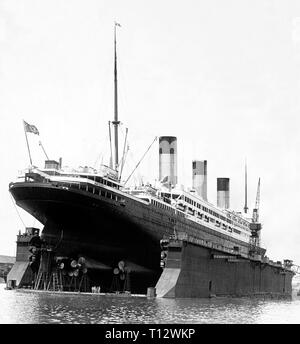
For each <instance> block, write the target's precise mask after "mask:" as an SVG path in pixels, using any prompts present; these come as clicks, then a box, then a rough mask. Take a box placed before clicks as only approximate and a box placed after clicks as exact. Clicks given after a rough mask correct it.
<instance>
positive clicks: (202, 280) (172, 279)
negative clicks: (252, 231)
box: [156, 242, 293, 298]
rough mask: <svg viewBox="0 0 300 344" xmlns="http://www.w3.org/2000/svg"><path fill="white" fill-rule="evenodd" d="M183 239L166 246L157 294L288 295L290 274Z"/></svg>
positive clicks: (281, 269)
mask: <svg viewBox="0 0 300 344" xmlns="http://www.w3.org/2000/svg"><path fill="white" fill-rule="evenodd" d="M224 256H225V257H226V255H225V254H224V253H222V252H217V251H215V250H212V249H209V248H207V247H202V246H198V245H195V244H191V243H187V242H182V246H181V247H175V248H169V252H168V257H167V261H166V267H165V269H164V271H163V273H162V275H161V277H160V280H159V281H158V283H157V285H156V290H157V296H158V297H183V298H187V297H211V296H212V295H216V296H254V295H266V296H289V295H291V292H292V286H291V280H292V277H293V273H292V272H291V271H287V270H284V269H283V268H279V267H274V266H271V265H269V264H266V263H262V262H260V261H253V260H249V259H245V258H244V259H243V258H235V257H233V256H228V258H222V257H224Z"/></svg>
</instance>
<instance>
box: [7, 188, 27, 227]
mask: <svg viewBox="0 0 300 344" xmlns="http://www.w3.org/2000/svg"><path fill="white" fill-rule="evenodd" d="M9 195H10V197H11V200H12V202H13V205H14V208H15V209H16V212H17V214H18V216H19V219H20V220H21V222H22V224H23V226H24V228H25V229H26V225H25V223H24V221H23V220H22V217H21V215H20V214H19V211H18V208H17V206H16V204H15V201H14V199H13V196H12V195H11V193H9Z"/></svg>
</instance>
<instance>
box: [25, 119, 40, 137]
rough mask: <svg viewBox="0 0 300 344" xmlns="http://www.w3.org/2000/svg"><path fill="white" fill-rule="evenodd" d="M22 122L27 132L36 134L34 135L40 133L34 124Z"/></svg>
mask: <svg viewBox="0 0 300 344" xmlns="http://www.w3.org/2000/svg"><path fill="white" fill-rule="evenodd" d="M23 122H24V128H25V131H27V132H28V133H33V134H36V135H40V133H39V131H38V130H37V127H36V126H35V125H30V124H28V123H27V122H25V121H24V120H23Z"/></svg>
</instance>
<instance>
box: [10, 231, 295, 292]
mask: <svg viewBox="0 0 300 344" xmlns="http://www.w3.org/2000/svg"><path fill="white" fill-rule="evenodd" d="M35 231H36V229H35V228H28V229H27V231H26V233H24V234H19V235H18V240H17V257H16V263H15V265H14V266H13V268H12V270H11V271H10V273H9V275H8V287H10V288H14V287H18V288H24V289H23V290H25V291H43V292H56V293H59V294H60V293H67V294H70V295H76V294H78V292H80V293H86V294H87V295H106V296H109V295H113V296H116V295H118V296H146V295H145V294H144V295H141V294H131V291H130V283H128V285H129V290H127V291H126V290H124V289H122V288H119V290H117V289H115V290H112V292H111V293H109V292H104V293H103V292H101V293H100V292H99V289H98V292H96V293H95V292H91V291H92V290H93V291H94V290H95V291H97V287H96V286H93V285H92V282H91V281H90V280H89V279H88V276H87V274H84V273H78V275H74V274H73V275H72V276H69V275H68V274H65V275H63V272H62V269H61V266H58V265H57V264H56V265H54V266H53V264H52V265H51V264H49V257H53V253H52V251H50V250H48V251H47V250H45V251H43V252H42V258H41V263H40V269H39V271H38V273H34V272H33V271H32V269H31V266H30V256H31V251H32V250H31V247H32V246H31V244H32V239H33V238H36V235H34V232H35ZM161 248H162V251H161V263H162V265H164V269H163V270H162V273H161V275H160V277H159V279H158V281H157V283H156V285H155V288H154V286H149V288H148V290H147V293H148V296H157V297H165V298H180V297H213V296H236V297H241V296H252V297H253V296H262V297H290V296H291V292H292V289H291V280H292V277H293V275H294V273H293V271H292V270H291V261H289V260H286V261H284V264H281V263H280V262H276V263H275V262H272V261H270V260H269V259H268V258H266V257H264V258H261V257H260V256H256V257H249V256H247V255H245V254H243V253H239V252H237V251H235V250H234V249H231V250H230V249H226V248H225V247H223V246H222V245H220V244H213V243H211V242H209V241H207V240H201V239H197V238H194V237H192V236H188V235H186V234H183V233H182V234H180V233H178V234H177V236H176V238H175V237H173V238H171V239H164V240H162V241H161ZM114 278H115V275H114V274H113V271H111V286H112V288H113V287H114V288H117V287H118V285H117V284H116V283H114ZM128 282H129V281H128ZM124 285H125V283H124ZM124 285H123V286H124ZM119 287H120V285H119ZM116 293H117V294H116Z"/></svg>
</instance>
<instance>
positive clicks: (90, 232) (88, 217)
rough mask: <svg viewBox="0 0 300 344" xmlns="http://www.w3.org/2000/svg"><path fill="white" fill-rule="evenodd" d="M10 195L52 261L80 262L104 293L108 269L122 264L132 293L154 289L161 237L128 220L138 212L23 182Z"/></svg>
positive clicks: (107, 286) (109, 280)
mask: <svg viewBox="0 0 300 344" xmlns="http://www.w3.org/2000/svg"><path fill="white" fill-rule="evenodd" d="M10 191H11V193H12V195H13V197H14V198H15V199H16V202H17V204H18V205H19V206H20V207H22V208H23V209H25V210H26V211H28V212H29V213H30V214H32V215H33V216H34V217H36V218H37V219H38V220H39V221H40V222H41V223H42V224H43V225H44V228H43V231H42V235H41V237H42V239H43V240H45V241H46V242H47V244H49V245H51V246H52V247H53V248H54V250H55V254H56V256H62V257H70V258H73V259H77V258H78V257H85V258H86V259H87V260H88V267H89V275H90V277H91V280H92V282H93V283H94V284H95V285H100V284H101V288H102V290H103V291H110V290H111V284H112V280H113V277H114V276H113V269H114V268H115V267H117V266H118V262H120V261H121V260H122V261H124V262H125V264H126V267H127V268H128V270H129V271H130V275H131V276H130V278H131V289H132V291H133V292H135V293H145V292H146V290H147V287H153V286H155V283H156V281H157V279H158V278H159V276H160V274H161V268H160V243H159V240H160V239H161V238H162V236H163V233H161V232H159V231H158V230H155V231H151V229H150V230H147V228H145V227H144V226H143V223H141V222H140V219H139V217H137V216H136V221H133V220H132V217H130V214H132V213H133V214H135V215H137V212H138V210H137V209H133V208H132V207H130V210H125V209H124V208H125V207H126V206H123V205H120V204H118V203H117V202H113V201H112V202H108V201H107V200H101V199H100V198H99V196H98V197H94V198H93V197H91V196H90V195H86V192H84V191H82V192H80V191H76V192H73V191H69V190H66V189H62V188H56V187H49V186H48V185H47V186H45V185H43V184H41V185H37V184H35V185H34V186H33V185H28V183H24V184H23V185H18V186H15V187H13V188H11V189H10Z"/></svg>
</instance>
